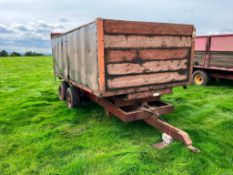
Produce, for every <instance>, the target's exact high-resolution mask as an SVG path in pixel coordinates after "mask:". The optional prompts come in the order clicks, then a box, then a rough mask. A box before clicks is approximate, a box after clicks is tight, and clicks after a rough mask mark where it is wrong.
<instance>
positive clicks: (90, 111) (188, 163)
mask: <svg viewBox="0 0 233 175" xmlns="http://www.w3.org/2000/svg"><path fill="white" fill-rule="evenodd" d="M57 86H58V81H54V77H53V71H52V61H51V58H50V57H33V58H25V57H24V58H0V174H1V175H5V174H14V175H15V174H88V175H89V174H100V175H105V174H106V175H112V174H122V175H127V174H146V175H148V174H179V175H180V174H223V175H231V174H233V83H230V82H222V81H221V82H215V83H214V84H212V85H211V86H207V87H196V86H190V87H188V89H187V90H184V89H182V88H181V87H177V88H175V89H174V93H173V95H167V96H165V97H164V100H165V101H167V102H170V103H172V104H174V105H175V107H176V111H175V112H174V113H171V114H169V115H166V116H164V117H163V118H164V119H165V120H166V121H168V122H169V123H171V124H173V125H175V126H177V127H179V128H181V129H184V130H185V131H187V132H188V133H189V134H190V136H191V137H192V139H193V142H194V146H196V147H198V148H199V149H200V150H201V153H199V154H193V153H192V152H190V151H189V150H187V149H186V148H185V147H184V145H183V144H182V143H180V142H178V141H175V142H174V143H172V144H171V145H170V146H169V147H167V148H166V149H163V150H159V151H158V150H155V149H154V148H152V147H151V145H152V144H154V143H156V142H159V141H160V139H161V133H160V132H158V131H157V130H156V129H154V128H152V127H150V126H149V125H147V124H145V123H144V122H142V121H138V122H133V123H123V122H121V121H119V120H118V119H117V118H115V117H107V116H105V113H104V110H103V109H102V108H101V107H99V106H98V105H96V104H94V103H92V104H90V105H89V106H85V107H84V108H82V109H74V110H69V109H67V107H66V104H65V102H62V101H59V100H58V95H57Z"/></svg>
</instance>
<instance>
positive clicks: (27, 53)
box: [25, 51, 44, 56]
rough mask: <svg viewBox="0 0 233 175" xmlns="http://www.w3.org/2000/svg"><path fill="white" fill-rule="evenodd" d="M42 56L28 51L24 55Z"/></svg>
mask: <svg viewBox="0 0 233 175" xmlns="http://www.w3.org/2000/svg"><path fill="white" fill-rule="evenodd" d="M43 55H44V54H42V53H37V52H32V51H28V52H26V53H25V56H43Z"/></svg>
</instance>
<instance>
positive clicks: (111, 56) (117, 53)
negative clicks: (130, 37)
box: [105, 48, 190, 63]
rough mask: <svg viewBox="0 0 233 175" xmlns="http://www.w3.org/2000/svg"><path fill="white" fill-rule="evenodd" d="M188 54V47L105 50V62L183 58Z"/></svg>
mask: <svg viewBox="0 0 233 175" xmlns="http://www.w3.org/2000/svg"><path fill="white" fill-rule="evenodd" d="M189 54H190V49H188V48H177V49H140V50H136V49H134V50H106V53H105V55H106V56H105V57H106V63H117V62H137V61H138V60H139V58H142V59H143V60H144V61H153V60H170V59H174V58H176V59H184V58H187V57H188V55H189Z"/></svg>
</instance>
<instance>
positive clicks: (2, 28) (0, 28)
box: [0, 24, 12, 34]
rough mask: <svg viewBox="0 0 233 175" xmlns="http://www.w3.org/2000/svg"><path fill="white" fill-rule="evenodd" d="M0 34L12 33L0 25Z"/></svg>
mask: <svg viewBox="0 0 233 175" xmlns="http://www.w3.org/2000/svg"><path fill="white" fill-rule="evenodd" d="M0 33H2V34H3V33H4V34H5V33H12V31H11V30H10V29H8V28H7V26H5V25H3V24H0Z"/></svg>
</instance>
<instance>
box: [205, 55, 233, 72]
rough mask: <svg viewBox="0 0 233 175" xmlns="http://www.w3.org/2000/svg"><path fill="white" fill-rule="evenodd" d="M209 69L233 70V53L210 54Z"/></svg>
mask: <svg viewBox="0 0 233 175" xmlns="http://www.w3.org/2000/svg"><path fill="white" fill-rule="evenodd" d="M209 67H221V68H231V69H233V52H228V53H224V52H218V53H210V57H209Z"/></svg>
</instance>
